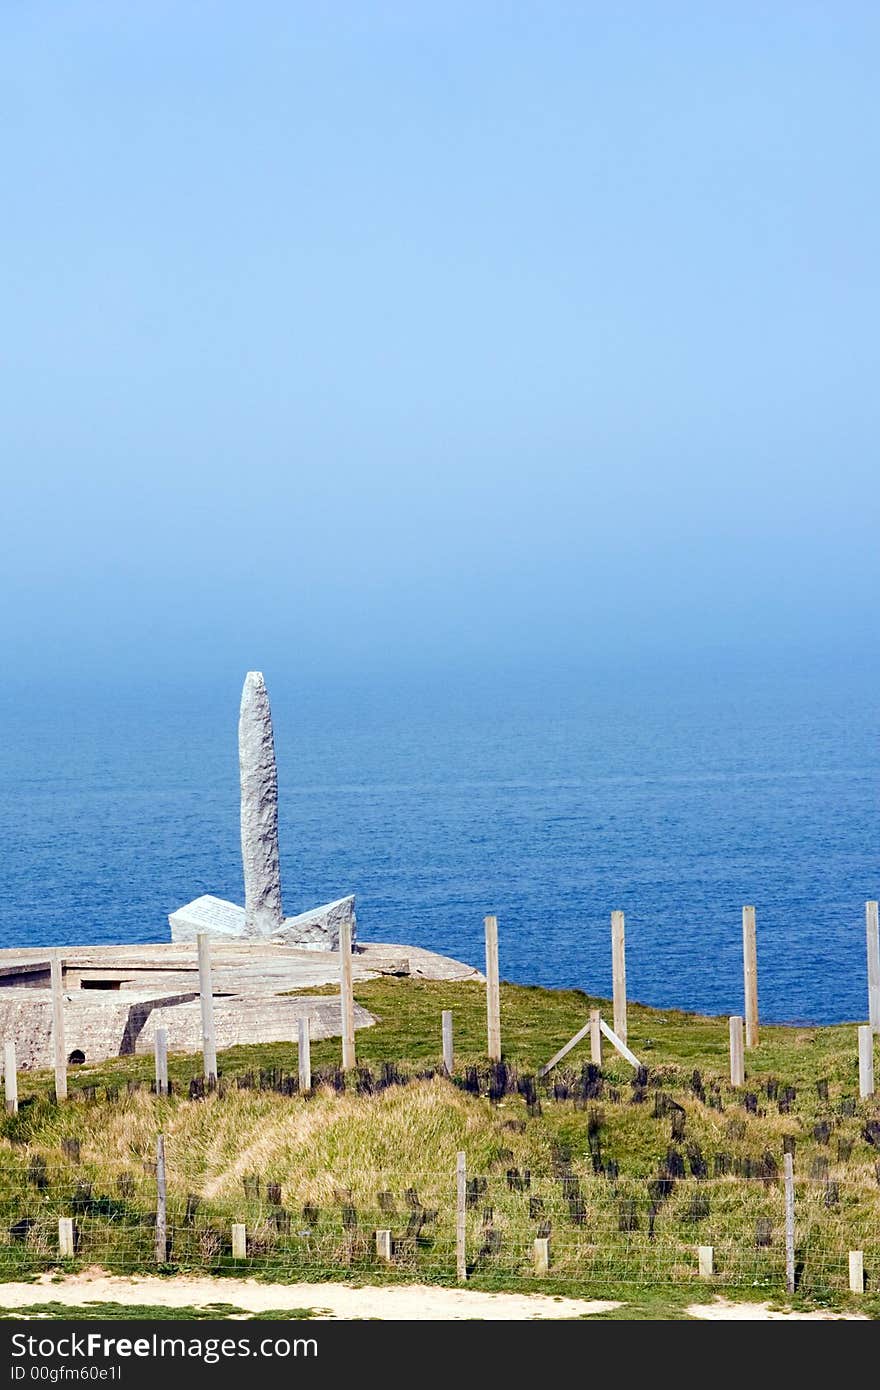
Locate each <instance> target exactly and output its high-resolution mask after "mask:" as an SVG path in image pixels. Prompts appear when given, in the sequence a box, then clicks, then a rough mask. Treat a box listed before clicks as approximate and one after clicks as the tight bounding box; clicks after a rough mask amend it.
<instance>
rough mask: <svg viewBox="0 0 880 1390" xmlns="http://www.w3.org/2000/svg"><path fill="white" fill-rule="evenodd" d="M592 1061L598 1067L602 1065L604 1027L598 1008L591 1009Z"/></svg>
mask: <svg viewBox="0 0 880 1390" xmlns="http://www.w3.org/2000/svg"><path fill="white" fill-rule="evenodd" d="M590 1061H591V1062H593V1063H594V1065H595V1066H597V1067H601V1065H602V1029H601V1027H600V1023H599V1010H598V1009H591V1010H590Z"/></svg>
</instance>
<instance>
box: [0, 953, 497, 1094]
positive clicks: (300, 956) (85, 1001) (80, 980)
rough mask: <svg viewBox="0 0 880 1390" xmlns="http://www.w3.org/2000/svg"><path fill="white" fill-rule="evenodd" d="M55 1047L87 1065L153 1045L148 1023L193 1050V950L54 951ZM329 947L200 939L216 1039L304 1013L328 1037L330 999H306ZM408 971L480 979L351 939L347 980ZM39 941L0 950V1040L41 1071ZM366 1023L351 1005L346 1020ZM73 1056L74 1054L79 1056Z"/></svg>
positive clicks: (335, 978)
mask: <svg viewBox="0 0 880 1390" xmlns="http://www.w3.org/2000/svg"><path fill="white" fill-rule="evenodd" d="M62 962H63V978H64V994H65V1050H66V1051H67V1053H68V1056H72V1055H74V1054H77V1055H76V1060H77V1061H80V1060H85V1061H86V1062H98V1061H103V1060H105V1059H106V1058H108V1057H118V1056H126V1055H131V1054H132V1053H135V1052H138V1053H140V1052H145V1051H150V1050H152V1047H153V1038H154V1033H155V1029H156V1028H157V1027H164V1028H167V1030H168V1044H169V1048H170V1050H171V1051H178V1052H196V1051H198V1050H199V1049H200V1047H201V1030H200V1020H199V1004H198V993H199V985H198V961H197V956H196V947H195V945H191V944H189V943H181V944H177V943H172V942H161V943H156V944H149V945H138V946H79V947H76V946H72V947H67V948H63V949H62ZM339 966H340V960H339V953H338V951H321V952H316V951H309V950H296V949H294V948H292V947H288V946H279V945H275V944H273V943H271V942H255V943H242V942H235V943H230V944H226V943H220V942H212V943H211V975H212V985H213V992H214V1001H215V1002H214V1013H215V1027H216V1033H217V1046H218V1047H219V1048H221V1049H222V1048H224V1047H232V1046H234V1045H235V1044H238V1043H260V1042H280V1041H287V1040H290V1041H293V1040H294V1039H295V1038H296V1034H297V1025H298V1021H299V1018H300V1017H301V1016H302V1014H303V1013H308V1014H309V1017H310V1019H311V1021H312V1036H313V1037H315V1038H328V1037H337V1036H339V1034H340V1031H341V1025H340V1019H339V1004H338V1002H337V1001H336V1000H334V999H333V997H332V996H329V997H323V996H317V997H315V996H310V995H309V993H308V991H309V990H310V989H315V988H317V987H319V986H321V985H338V982H339ZM383 974H390V975H411V976H413V977H415V978H418V979H424V980H475V981H479V980H482V978H483V976H482V975H481V974H480V972H479V971H477V970H474V969H473V968H472V967H471V966H469V965H464V964H462V962H461V961H457V960H453V959H452V958H451V957H449V956H441V955H437V954H436V953H435V952H433V951H426V950H424V949H422V948H420V947H416V946H391V945H383V944H379V943H374V942H367V943H361V944H360V945H359V946H358V948H357V949H356V950H355V951H354V952H353V953H352V978H353V980H354V981H355V982H357V981H358V980H370V979H375V978H376V977H377V976H378V975H383ZM48 984H49V967H48V951H47V950H46V948H42V949H41V948H39V947H28V948H26V949H24V950H16V949H6V950H0V1039H4V1040H5V1039H10V1038H12V1039H14V1040H15V1044H16V1052H17V1058H18V1065H19V1066H20V1067H22V1068H24V1069H29V1068H42V1067H51V1066H52V1062H53V1056H52V1001H51V993H50V990H49V988H48ZM374 1022H375V1020H374V1019H373V1018H372V1016H371V1015H370V1014H369V1013H368V1012H367V1010H366V1009H362V1008H360V1007H356V1009H355V1027H356V1028H364V1027H369V1026H370V1025H371V1024H372V1023H374ZM78 1054H82V1055H81V1056H80V1055H78Z"/></svg>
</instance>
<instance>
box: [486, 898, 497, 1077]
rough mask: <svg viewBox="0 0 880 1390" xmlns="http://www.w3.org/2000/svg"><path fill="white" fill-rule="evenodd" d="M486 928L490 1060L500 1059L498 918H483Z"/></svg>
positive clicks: (487, 1049) (487, 1019) (487, 1015)
mask: <svg viewBox="0 0 880 1390" xmlns="http://www.w3.org/2000/svg"><path fill="white" fill-rule="evenodd" d="M483 926H484V927H485V928H486V1044H487V1045H486V1051H487V1052H488V1054H489V1060H490V1062H500V1061H501V995H500V992H499V985H498V918H497V917H493V916H491V915H490V916H488V917H486V918H484V920H483Z"/></svg>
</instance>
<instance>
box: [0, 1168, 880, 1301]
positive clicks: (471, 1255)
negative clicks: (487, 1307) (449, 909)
mask: <svg viewBox="0 0 880 1390" xmlns="http://www.w3.org/2000/svg"><path fill="white" fill-rule="evenodd" d="M167 1178H168V1183H169V1194H168V1199H167V1209H166V1213H165V1225H166V1232H167V1235H166V1239H167V1245H166V1246H165V1248H164V1251H163V1254H164V1259H163V1260H162V1261H161V1263H162V1264H164V1265H172V1264H173V1265H175V1266H178V1267H180V1268H181V1269H193V1268H197V1269H199V1270H209V1271H216V1272H220V1271H229V1270H232V1269H235V1270H237V1271H239V1272H241V1271H242V1270H243V1269H245V1268H247V1269H248V1270H249V1271H252V1272H260V1273H263V1274H272V1273H274V1274H275V1275H277V1276H278V1277H279V1278H284V1279H290V1278H291V1277H292V1276H296V1277H301V1278H303V1279H309V1278H312V1279H314V1278H326V1277H328V1276H332V1275H335V1274H338V1273H339V1272H340V1271H350V1272H352V1273H354V1272H357V1271H369V1270H379V1269H381V1270H383V1271H384V1272H385V1273H386V1274H388V1275H389V1276H391V1275H393V1274H394V1273H396V1274H398V1275H400V1276H406V1277H413V1276H414V1275H417V1276H418V1277H419V1278H428V1279H433V1280H441V1281H446V1280H449V1279H452V1278H455V1275H456V1267H457V1245H456V1215H457V1205H456V1182H455V1171H454V1167H449V1168H444V1169H439V1170H436V1171H432V1172H430V1173H429V1174H427V1175H426V1173H425V1172H424V1170H423V1171H422V1172H421V1174H420V1179H419V1186H418V1187H416V1186H407V1187H401V1186H400V1178H399V1173H398V1174H395V1175H388V1176H387V1177H386V1176H385V1175H383V1174H381V1173H378V1172H376V1171H375V1170H373V1171H371V1172H369V1173H365V1172H363V1171H359V1172H357V1173H353V1172H351V1171H346V1172H340V1173H332V1174H331V1173H327V1174H325V1175H324V1187H325V1190H326V1194H327V1195H326V1196H325V1197H324V1198H323V1199H322V1200H321V1201H320V1202H318V1201H316V1200H315V1199H314V1198H308V1197H307V1198H305V1199H302V1196H301V1193H300V1192H299V1191H298V1184H297V1182H296V1179H295V1177H292V1178H291V1179H290V1180H289V1181H287V1182H285V1183H283V1184H282V1183H273V1182H266V1181H264V1180H263V1178H262V1177H261V1176H260V1175H259V1174H258V1173H246V1174H244V1175H243V1176H242V1178H241V1181H240V1184H239V1191H238V1193H237V1194H236V1193H229V1192H228V1191H227V1193H226V1194H225V1196H224V1198H223V1200H222V1201H216V1200H211V1198H210V1197H209V1196H208V1197H206V1195H205V1194H204V1193H193V1192H186V1191H185V1190H183V1189H181V1188H180V1187H178V1185H177V1184H176V1182H175V1174H174V1163H173V1153H172V1154H171V1156H170V1162H169V1165H168V1173H167ZM16 1179H17V1175H13V1174H12V1173H10V1172H9V1171H4V1170H2V1169H0V1202H2V1209H3V1212H4V1216H5V1220H4V1229H3V1232H2V1235H0V1268H3V1269H4V1271H5V1272H6V1273H7V1274H8V1273H9V1272H11V1271H15V1270H21V1271H25V1270H34V1269H37V1268H45V1267H46V1266H48V1265H52V1264H54V1263H57V1262H59V1260H61V1259H62V1250H63V1234H62V1243H61V1245H59V1220H61V1221H70V1223H71V1225H70V1227H69V1228H68V1229H69V1231H70V1237H69V1239H70V1240H71V1241H72V1252H71V1251H70V1250H69V1247H68V1257H70V1255H71V1254H72V1257H73V1258H75V1259H76V1260H77V1261H80V1262H82V1263H83V1264H99V1265H102V1266H104V1267H106V1268H108V1269H111V1270H113V1271H114V1272H117V1273H128V1272H136V1271H143V1270H145V1269H149V1268H155V1266H156V1264H157V1258H158V1257H157V1250H156V1236H157V1218H156V1212H157V1187H158V1184H157V1175H156V1173H155V1170H153V1171H151V1165H149V1164H141V1165H140V1168H139V1169H132V1170H131V1171H127V1172H122V1173H120V1174H119V1175H118V1176H117V1178H116V1181H115V1183H114V1184H113V1188H112V1190H111V1191H105V1190H103V1188H102V1187H101V1186H100V1185H96V1184H95V1182H93V1181H90V1180H88V1179H85V1178H79V1179H76V1178H73V1177H70V1176H67V1177H64V1176H62V1175H59V1174H57V1173H53V1174H51V1180H50V1175H49V1173H48V1172H46V1171H45V1169H42V1170H41V1167H40V1165H39V1163H37V1164H35V1165H33V1166H32V1168H31V1171H30V1175H29V1179H28V1181H27V1182H26V1183H24V1184H22V1183H21V1181H20V1177H19V1178H18V1180H16ZM646 1186H647V1190H646ZM878 1208H880V1201H878V1194H877V1193H874V1192H872V1191H871V1189H870V1188H868V1187H866V1186H863V1185H860V1184H856V1183H846V1182H841V1181H834V1182H833V1183H829V1182H816V1181H813V1180H810V1179H804V1178H799V1179H798V1180H796V1183H795V1255H796V1274H797V1285H798V1287H799V1288H800V1289H801V1290H802V1291H808V1292H814V1293H815V1292H834V1291H842V1290H846V1288H847V1287H848V1278H849V1252H850V1251H852V1250H860V1251H862V1252H863V1260H864V1267H865V1270H866V1271H867V1275H868V1280H869V1282H872V1281H873V1280H874V1279H877V1278H880V1210H878ZM234 1224H235V1225H241V1226H244V1228H245V1234H244V1241H245V1245H244V1255H243V1258H242V1257H241V1255H239V1257H238V1258H235V1257H234V1255H233V1230H232V1227H233V1225H234ZM464 1224H465V1260H466V1265H467V1270H468V1274H469V1276H473V1275H479V1276H486V1277H490V1278H494V1279H496V1280H497V1281H498V1282H499V1283H502V1282H505V1283H508V1284H515V1283H516V1282H517V1281H521V1280H525V1279H532V1278H534V1277H536V1247H535V1243H536V1241H539V1242H543V1241H546V1242H547V1243H548V1244H547V1253H548V1255H549V1271H548V1272H549V1274H550V1275H551V1276H552V1277H553V1278H556V1279H558V1280H564V1281H566V1282H569V1283H572V1284H583V1285H584V1286H590V1287H592V1288H601V1287H602V1286H603V1285H620V1284H639V1285H657V1284H663V1283H670V1282H671V1283H675V1284H680V1283H685V1284H686V1283H691V1282H695V1281H697V1280H698V1279H699V1278H700V1277H701V1275H700V1260H699V1251H700V1247H703V1248H705V1247H711V1248H712V1257H711V1266H712V1273H713V1276H714V1278H715V1280H716V1281H717V1282H718V1283H720V1284H722V1285H724V1286H731V1287H733V1286H739V1287H745V1286H748V1287H753V1288H754V1287H758V1288H766V1289H779V1288H783V1287H784V1284H785V1207H784V1192H783V1183H782V1181H781V1180H780V1179H779V1178H769V1179H763V1180H762V1179H758V1178H752V1179H743V1178H737V1177H733V1176H731V1177H726V1178H717V1179H715V1178H703V1179H701V1178H694V1177H693V1176H688V1177H685V1178H678V1179H672V1178H669V1177H667V1178H665V1179H661V1178H658V1179H656V1180H654V1181H653V1182H651V1183H648V1184H647V1185H646V1184H645V1182H644V1181H638V1180H636V1179H620V1178H618V1179H616V1180H612V1181H609V1179H608V1178H606V1177H605V1176H604V1175H595V1174H593V1175H590V1174H583V1173H579V1172H577V1171H575V1168H574V1166H570V1167H567V1168H566V1167H563V1166H557V1167H556V1169H555V1171H546V1172H540V1173H538V1172H534V1171H529V1170H522V1169H516V1168H513V1169H507V1170H505V1171H503V1172H486V1173H478V1172H473V1173H471V1172H469V1173H468V1175H467V1181H466V1201H465V1212H464ZM377 1232H385V1233H387V1235H386V1236H384V1237H383V1238H379V1239H377V1234H376V1233H377Z"/></svg>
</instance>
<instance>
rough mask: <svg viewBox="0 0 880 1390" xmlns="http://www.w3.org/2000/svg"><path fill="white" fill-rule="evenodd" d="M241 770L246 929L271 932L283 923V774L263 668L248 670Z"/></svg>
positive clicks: (258, 933)
mask: <svg viewBox="0 0 880 1390" xmlns="http://www.w3.org/2000/svg"><path fill="white" fill-rule="evenodd" d="M238 761H239V771H240V775H241V862H242V867H243V868H244V912H245V921H244V934H245V936H269V935H270V934H271V933H272V932H273V931H275V930H276V929H277V928H278V927H280V926H281V923H282V921H283V918H284V914H283V912H282V910H281V869H280V866H279V862H278V773H277V771H276V768H275V740H274V738H273V735H272V712H271V710H270V709H269V696H268V695H267V694H266V683H265V681H264V680H263V673H262V672H261V671H248V673H247V675H246V676H245V678H244V689H243V690H242V692H241V713H240V715H239V719H238Z"/></svg>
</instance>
